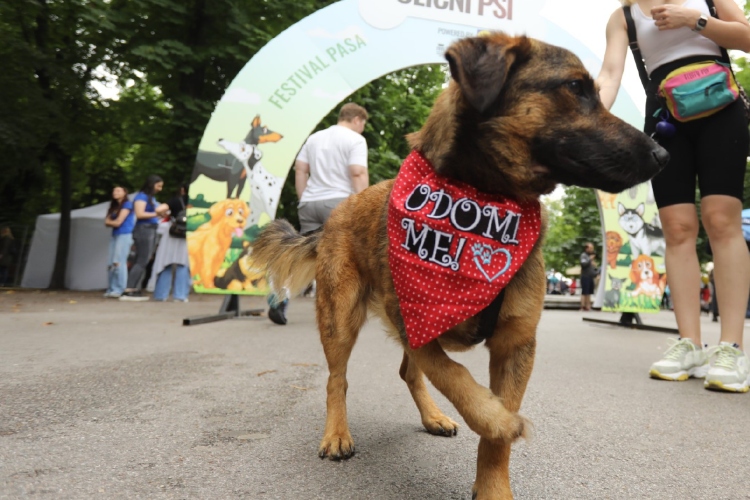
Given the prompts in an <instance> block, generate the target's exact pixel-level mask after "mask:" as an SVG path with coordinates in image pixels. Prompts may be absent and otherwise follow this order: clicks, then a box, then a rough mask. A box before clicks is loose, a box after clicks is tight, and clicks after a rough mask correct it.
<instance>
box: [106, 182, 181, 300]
mask: <svg viewBox="0 0 750 500" xmlns="http://www.w3.org/2000/svg"><path fill="white" fill-rule="evenodd" d="M163 188H164V181H163V180H162V179H161V177H159V176H158V175H150V176H148V178H147V179H146V181H145V182H144V184H143V186H142V187H141V189H140V190H139V191H138V192H137V193H135V195H134V196H133V198H132V200H131V199H129V197H128V190H127V188H125V187H124V186H115V187H114V189H113V190H112V201H111V202H110V205H109V209H108V210H107V215H106V216H105V219H104V224H105V225H106V226H107V227H111V228H112V237H111V239H110V244H109V259H108V263H107V271H108V287H107V290H106V291H105V292H104V296H105V297H108V298H115V299H119V300H124V301H146V300H149V297H148V295H146V294H145V293H144V288H146V289H152V290H153V291H154V292H153V297H152V298H153V300H156V301H165V300H167V298H168V297H169V295H170V293H171V294H172V297H173V299H174V301H175V302H187V301H188V294H189V293H190V287H191V278H190V271H189V265H188V252H187V244H186V241H185V236H184V234H183V235H181V236H180V235H173V234H172V233H173V231H170V227H171V226H172V225H173V224H175V220H174V217H175V216H176V215H177V214H179V213H180V212H181V211H183V210H185V208H186V207H187V204H188V198H187V185H182V186H180V192H179V193H178V194H177V195H176V196H175V197H174V198H172V199H171V200H170V201H169V202H167V203H160V202H159V201H158V200H157V199H156V195H157V194H158V193H160V192H161V191H162V189H163Z"/></svg>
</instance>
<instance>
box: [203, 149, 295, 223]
mask: <svg viewBox="0 0 750 500" xmlns="http://www.w3.org/2000/svg"><path fill="white" fill-rule="evenodd" d="M217 144H218V145H219V146H221V147H222V148H224V149H226V150H227V151H228V152H229V153H230V154H232V156H234V157H235V158H236V159H237V160H238V161H240V162H241V163H242V165H243V166H244V167H245V172H247V177H249V178H250V190H251V191H250V209H251V211H252V213H253V214H255V215H254V217H252V218H251V220H250V223H251V224H253V223H255V222H257V220H258V217H259V216H260V214H262V213H267V214H268V215H269V216H271V215H272V214H275V213H276V207H277V206H278V205H279V198H280V197H281V188H282V187H284V179H283V178H282V177H276V176H275V175H273V174H271V173H269V172H268V170H266V169H265V168H264V167H263V163H262V162H261V161H260V159H261V157H262V153H261V154H260V155H258V153H259V152H260V149H258V147H257V146H253V145H248V144H246V143H244V142H231V141H227V140H225V139H219V141H218V142H217ZM250 157H253V158H256V161H255V162H253V166H252V167H251V166H250V165H249V162H248V159H249V158H250ZM243 182H244V181H243Z"/></svg>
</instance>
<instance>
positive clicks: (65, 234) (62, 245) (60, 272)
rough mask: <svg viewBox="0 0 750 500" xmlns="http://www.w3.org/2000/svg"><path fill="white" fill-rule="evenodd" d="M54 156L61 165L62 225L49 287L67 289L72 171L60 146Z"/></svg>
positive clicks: (67, 155)
mask: <svg viewBox="0 0 750 500" xmlns="http://www.w3.org/2000/svg"><path fill="white" fill-rule="evenodd" d="M53 147H54V148H55V149H56V151H55V154H54V158H55V160H56V161H57V164H58V165H59V166H60V226H59V232H58V233H57V253H56V254H55V268H54V270H53V271H52V279H51V280H50V284H49V287H50V288H52V289H55V290H64V289H65V276H66V275H67V269H68V251H69V249H70V212H71V208H72V202H71V190H72V185H71V172H70V155H69V154H67V153H64V152H63V151H62V150H61V149H60V148H59V147H58V146H53Z"/></svg>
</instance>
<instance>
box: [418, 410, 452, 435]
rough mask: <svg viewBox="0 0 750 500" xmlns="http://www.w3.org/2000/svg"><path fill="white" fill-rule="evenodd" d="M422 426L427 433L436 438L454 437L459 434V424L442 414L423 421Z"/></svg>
mask: <svg viewBox="0 0 750 500" xmlns="http://www.w3.org/2000/svg"><path fill="white" fill-rule="evenodd" d="M422 425H424V428H425V429H427V432H429V433H430V434H434V435H436V436H447V437H452V436H455V435H456V434H458V424H457V423H456V422H454V421H453V419H450V418H448V417H446V416H445V415H442V414H439V415H437V416H431V417H429V418H427V419H425V420H423V421H422Z"/></svg>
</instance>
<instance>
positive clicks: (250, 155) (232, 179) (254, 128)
mask: <svg viewBox="0 0 750 500" xmlns="http://www.w3.org/2000/svg"><path fill="white" fill-rule="evenodd" d="M250 127H251V128H250V131H249V132H248V133H247V135H246V136H245V139H244V140H243V141H241V142H232V141H229V140H226V139H219V140H218V141H217V144H218V145H219V146H220V147H222V148H223V149H224V150H225V151H226V152H227V153H211V152H206V151H198V158H197V161H196V163H195V168H194V169H193V175H192V177H191V179H190V183H191V184H192V183H193V182H195V180H196V179H197V178H198V177H199V176H200V175H204V176H206V177H208V178H209V179H212V180H214V181H218V182H226V184H227V198H232V196H233V195H234V194H235V190H236V195H235V197H236V198H240V196H241V195H242V191H243V189H244V187H245V183H246V181H247V179H248V178H250V179H251V181H250V182H251V185H255V186H257V187H258V189H257V190H256V192H253V193H252V195H253V196H257V197H259V198H260V199H261V200H268V199H269V198H270V202H267V203H264V204H263V206H265V207H269V208H271V209H272V210H275V208H276V204H278V200H276V204H274V203H273V198H275V197H278V194H273V195H271V194H268V193H273V192H274V191H273V190H274V189H277V190H278V192H280V187H279V182H278V181H277V182H276V183H275V185H273V186H265V185H263V186H262V187H261V184H262V183H263V182H265V183H266V184H267V183H268V181H269V179H271V178H273V179H278V178H276V177H273V176H271V175H270V174H269V173H268V172H267V171H266V170H265V169H264V168H263V167H262V165H260V160H261V158H262V157H263V153H262V151H261V150H260V148H259V145H260V144H265V143H271V142H278V141H280V140H281V139H282V138H283V136H282V135H281V134H279V133H278V132H274V131H272V130H269V128H268V127H267V126H265V125H263V124H262V122H261V119H260V115H256V116H255V118H253V121H252V122H251V124H250ZM256 167H258V168H256ZM280 182H281V183H282V184H283V179H282V180H281V181H280ZM261 193H262V194H263V196H259V195H260V194H261ZM263 211H265V212H266V213H269V214H272V213H273V212H269V211H268V210H263V207H262V206H261V207H259V211H258V213H257V214H256V215H257V216H260V212H263Z"/></svg>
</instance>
